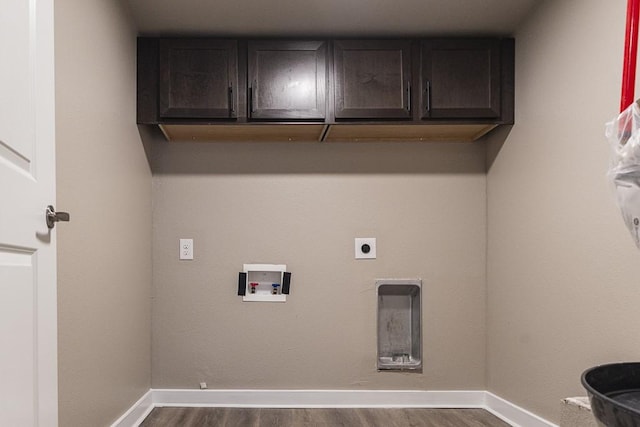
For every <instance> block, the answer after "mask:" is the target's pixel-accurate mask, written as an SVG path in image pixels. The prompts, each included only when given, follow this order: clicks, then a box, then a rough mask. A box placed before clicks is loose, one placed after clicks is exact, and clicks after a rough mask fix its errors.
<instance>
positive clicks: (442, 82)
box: [421, 39, 501, 119]
mask: <svg viewBox="0 0 640 427" xmlns="http://www.w3.org/2000/svg"><path fill="white" fill-rule="evenodd" d="M500 59H501V45H500V40H497V39H450V40H424V41H422V76H421V77H422V79H421V85H422V91H421V93H422V97H421V100H422V102H421V112H422V114H421V117H422V118H423V119H490V118H499V117H500V116H501V111H500V108H501V92H500V85H501V64H500Z"/></svg>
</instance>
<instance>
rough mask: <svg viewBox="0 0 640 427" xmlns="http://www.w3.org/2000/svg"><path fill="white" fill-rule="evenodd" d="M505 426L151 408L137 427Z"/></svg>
mask: <svg viewBox="0 0 640 427" xmlns="http://www.w3.org/2000/svg"><path fill="white" fill-rule="evenodd" d="M177 426H179V427H208V426H224V427H245V426H247V427H249V426H250V427H306V426H330V427H339V426H344V427H409V426H411V427H508V426H509V424H507V423H505V422H504V421H502V420H500V419H498V418H497V417H495V416H493V415H491V414H490V413H489V412H487V411H485V410H483V409H368V408H358V409H245V408H155V409H154V410H153V411H151V413H150V414H149V416H148V417H147V418H146V419H145V420H144V422H143V423H142V424H141V427H177Z"/></svg>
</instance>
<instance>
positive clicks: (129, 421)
mask: <svg viewBox="0 0 640 427" xmlns="http://www.w3.org/2000/svg"><path fill="white" fill-rule="evenodd" d="M153 408H155V405H154V404H153V389H151V390H149V391H148V392H146V393H145V394H144V395H143V396H142V397H141V398H140V399H139V400H138V401H137V402H136V403H134V404H133V406H132V407H131V408H129V410H128V411H127V412H125V413H124V414H123V415H122V416H121V417H120V418H118V420H117V421H116V422H114V423H113V424H111V427H133V426H136V427H137V426H139V425H140V424H141V423H142V421H144V419H145V418H147V415H149V413H150V412H151V411H152V410H153Z"/></svg>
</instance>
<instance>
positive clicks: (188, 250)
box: [180, 239, 193, 259]
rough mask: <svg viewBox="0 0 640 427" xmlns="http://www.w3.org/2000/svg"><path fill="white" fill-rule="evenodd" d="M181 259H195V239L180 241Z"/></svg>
mask: <svg viewBox="0 0 640 427" xmlns="http://www.w3.org/2000/svg"><path fill="white" fill-rule="evenodd" d="M180 259H193V239H180Z"/></svg>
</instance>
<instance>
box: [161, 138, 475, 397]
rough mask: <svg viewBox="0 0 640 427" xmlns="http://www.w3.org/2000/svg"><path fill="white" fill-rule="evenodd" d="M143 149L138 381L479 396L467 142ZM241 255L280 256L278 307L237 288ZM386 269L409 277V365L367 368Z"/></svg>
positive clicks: (270, 259)
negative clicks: (186, 245) (144, 340)
mask: <svg viewBox="0 0 640 427" xmlns="http://www.w3.org/2000/svg"><path fill="white" fill-rule="evenodd" d="M155 143H156V145H155V146H154V159H153V170H154V177H153V224H154V230H153V248H154V252H153V283H154V284H153V320H152V325H153V326H152V328H153V352H152V360H153V363H152V367H153V368H152V371H153V381H152V384H153V387H158V388H163V387H168V388H172V387H175V388H194V387H196V388H197V387H198V383H199V382H201V381H206V382H207V383H208V385H209V387H211V388H255V389H261V388H262V389H265V388H266V389H283V388H285V389H286V388H291V389H296V388H302V389H432V390H436V389H484V386H485V358H484V355H485V326H484V325H485V299H486V292H485V244H486V235H485V231H486V215H485V212H486V185H485V184H486V176H485V173H484V170H485V156H484V148H483V146H482V145H479V144H451V143H449V144H413V143H408V144H404V143H399V144H344V145H341V144H337V145H333V144H286V143H285V144H265V143H241V144H238V143H235V144H225V143H218V144H197V143H195V144H194V143H171V144H169V143H167V142H166V141H162V140H161V139H159V140H157V141H155ZM355 237H376V238H377V239H378V258H377V259H376V260H361V261H356V260H354V238H355ZM179 238H193V239H194V249H195V260H194V261H179V260H178V239H179ZM251 262H260V263H283V264H287V266H288V268H289V270H290V271H291V272H292V274H293V279H292V288H291V289H292V290H291V295H290V297H289V299H288V301H287V302H286V303H285V304H274V303H270V304H269V303H249V302H245V303H243V302H242V300H241V298H240V297H238V296H237V295H236V291H237V275H238V271H240V270H242V265H243V264H244V263H251ZM393 277H401V278H415V277H420V278H422V279H423V300H422V301H423V307H424V313H423V322H424V328H423V329H424V330H423V346H424V372H423V373H421V374H415V373H410V374H407V373H404V374H402V373H388V372H387V373H378V372H377V371H376V360H375V357H376V295H375V287H374V284H375V279H376V278H393Z"/></svg>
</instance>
